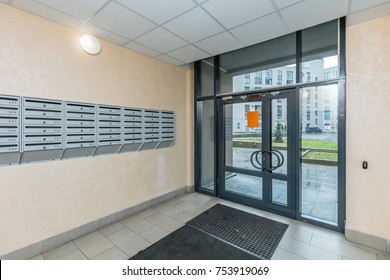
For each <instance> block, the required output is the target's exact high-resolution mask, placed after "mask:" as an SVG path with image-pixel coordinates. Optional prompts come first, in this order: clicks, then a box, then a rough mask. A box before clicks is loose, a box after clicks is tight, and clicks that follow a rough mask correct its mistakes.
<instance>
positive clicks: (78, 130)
mask: <svg viewBox="0 0 390 280" xmlns="http://www.w3.org/2000/svg"><path fill="white" fill-rule="evenodd" d="M95 131H96V130H95V128H94V127H68V128H67V129H66V133H67V134H77V133H95Z"/></svg>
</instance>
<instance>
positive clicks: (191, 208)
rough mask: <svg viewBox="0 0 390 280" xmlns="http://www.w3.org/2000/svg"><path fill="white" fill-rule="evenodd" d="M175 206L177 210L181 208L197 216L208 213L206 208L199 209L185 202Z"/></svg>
mask: <svg viewBox="0 0 390 280" xmlns="http://www.w3.org/2000/svg"><path fill="white" fill-rule="evenodd" d="M173 206H174V207H176V208H179V209H181V210H185V211H188V212H191V213H193V214H195V215H199V214H200V213H202V212H204V211H206V209H204V208H201V207H198V206H196V205H193V204H191V203H188V202H185V201H182V202H179V203H177V204H175V205H173Z"/></svg>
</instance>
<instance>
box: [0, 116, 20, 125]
mask: <svg viewBox="0 0 390 280" xmlns="http://www.w3.org/2000/svg"><path fill="white" fill-rule="evenodd" d="M2 124H5V125H7V124H11V125H12V124H19V117H16V116H15V117H14V116H9V117H5V116H0V125H2Z"/></svg>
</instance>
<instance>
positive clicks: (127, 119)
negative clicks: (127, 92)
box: [123, 116, 143, 123]
mask: <svg viewBox="0 0 390 280" xmlns="http://www.w3.org/2000/svg"><path fill="white" fill-rule="evenodd" d="M142 120H143V118H142V117H127V116H124V117H123V121H124V122H131V121H136V122H141V123H142Z"/></svg>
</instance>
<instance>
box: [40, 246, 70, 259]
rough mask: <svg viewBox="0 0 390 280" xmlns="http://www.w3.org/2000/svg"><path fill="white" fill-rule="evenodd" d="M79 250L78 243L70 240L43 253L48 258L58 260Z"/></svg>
mask: <svg viewBox="0 0 390 280" xmlns="http://www.w3.org/2000/svg"><path fill="white" fill-rule="evenodd" d="M75 250H77V247H76V245H74V243H73V242H68V243H66V244H64V245H62V246H60V247H57V248H54V249H52V250H50V251H47V252H43V253H42V255H43V257H44V258H45V259H46V260H56V259H58V258H59V257H61V256H63V255H65V254H67V253H69V252H72V251H75Z"/></svg>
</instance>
